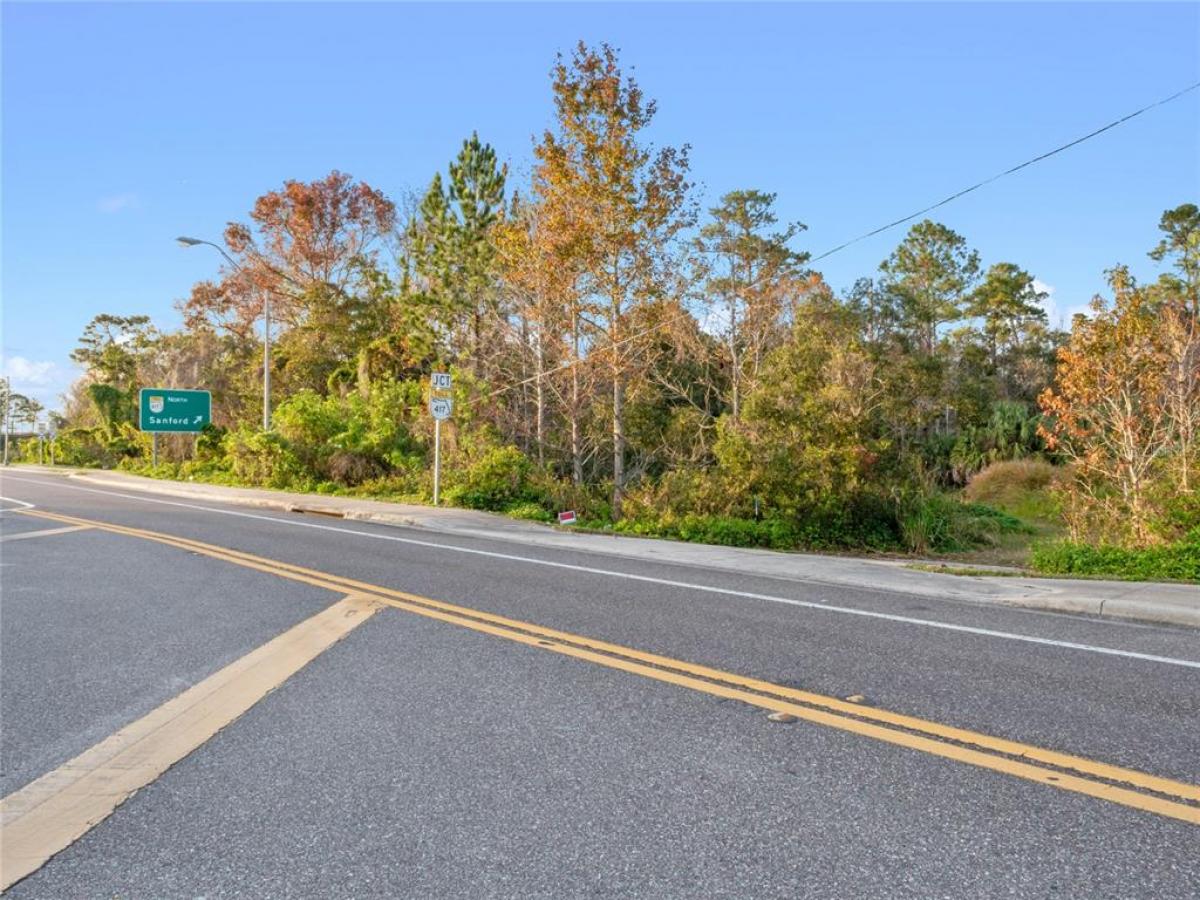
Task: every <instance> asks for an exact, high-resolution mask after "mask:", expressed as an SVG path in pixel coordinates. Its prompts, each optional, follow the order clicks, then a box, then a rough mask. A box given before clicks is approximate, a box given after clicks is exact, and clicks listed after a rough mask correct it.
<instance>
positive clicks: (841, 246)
mask: <svg viewBox="0 0 1200 900" xmlns="http://www.w3.org/2000/svg"><path fill="white" fill-rule="evenodd" d="M1198 87H1200V81H1197V82H1196V83H1195V84H1192V85H1189V86H1188V87H1185V88H1184V89H1183V90H1182V91H1177V92H1176V93H1174V94H1172V95H1171V96H1170V97H1164V98H1163V99H1162V100H1158V101H1156V102H1155V103H1151V104H1150V105H1149V106H1143V107H1142V108H1141V109H1139V110H1137V111H1136V112H1131V113H1130V114H1129V115H1127V116H1122V117H1121V118H1119V119H1117V120H1115V121H1113V122H1109V123H1108V124H1107V125H1105V126H1104V127H1103V128H1097V129H1096V130H1095V131H1093V132H1090V133H1089V134H1085V135H1084V136H1083V137H1079V138H1076V139H1075V140H1073V141H1071V142H1070V143H1067V144H1063V145H1062V146H1061V147H1055V148H1054V149H1053V150H1050V151H1048V152H1046V153H1043V154H1042V155H1041V156H1035V157H1034V158H1033V159H1027V160H1025V162H1023V163H1021V164H1020V165H1016V166H1013V167H1012V168H1011V169H1005V170H1004V171H1003V172H999V173H997V174H996V175H993V176H992V177H991V178H985V179H984V180H983V181H981V182H979V183H978V184H973V185H971V186H970V187H969V188H964V189H963V190H961V191H958V192H957V193H955V194H951V195H950V196H949V197H946V198H945V199H944V200H939V201H938V202H937V203H935V204H933V205H932V206H927V207H925V208H924V209H921V210H917V212H915V213H913V214H912V215H909V216H905V217H904V218H903V219H897V220H896V221H895V222H889V223H888V224H887V225H883V226H881V227H879V228H876V229H875V230H874V231H868V232H867V233H866V234H860V235H859V236H858V237H856V238H852V239H851V240H848V241H846V243H844V244H838V246H836V247H834V248H833V249H832V250H826V251H825V252H824V253H822V254H821V255H820V256H815V257H813V259H812V260H811V261H812V262H816V261H817V260H819V259H824V258H825V257H827V256H833V254H835V253H837V252H838V251H839V250H845V249H846V248H847V247H849V246H850V245H851V244H857V243H858V242H859V241H865V240H866V239H867V238H869V237H874V236H875V235H877V234H881V233H882V232H884V231H887V230H888V229H889V228H895V227H896V226H897V225H903V224H904V223H905V222H911V221H912V220H913V219H915V218H916V217H917V216H923V215H925V213H927V212H931V211H933V210H935V209H937V208H938V207H939V206H945V205H946V204H947V203H949V202H951V201H952V200H957V199H958V198H959V197H962V196H965V195H966V194H969V193H971V192H972V191H977V190H979V189H980V188H981V187H984V186H985V185H988V184H991V183H992V182H993V181H998V180H1000V179H1001V178H1003V177H1004V176H1006V175H1012V174H1013V173H1014V172H1019V171H1021V170H1022V169H1024V168H1026V167H1027V166H1032V165H1033V164H1034V163H1037V162H1041V161H1042V160H1043V159H1049V158H1050V157H1051V156H1054V155H1055V154H1058V153H1062V152H1063V151H1064V150H1069V149H1070V148H1071V147H1074V146H1075V145H1076V144H1082V143H1083V142H1084V141H1087V140H1091V139H1092V138H1094V137H1096V136H1097V135H1100V134H1104V132H1106V131H1108V130H1109V129H1112V128H1116V127H1117V126H1118V125H1121V124H1123V123H1125V122H1128V121H1129V120H1130V119H1133V118H1136V117H1137V116H1140V115H1141V114H1142V113H1145V112H1149V111H1150V110H1152V109H1155V108H1156V107H1159V106H1163V105H1164V104H1167V103H1170V102H1171V101H1172V100H1177V99H1178V98H1180V97H1182V96H1183V95H1184V94H1186V93H1188V92H1189V91H1194V90H1196V88H1198Z"/></svg>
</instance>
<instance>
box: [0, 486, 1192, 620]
mask: <svg viewBox="0 0 1200 900" xmlns="http://www.w3.org/2000/svg"><path fill="white" fill-rule="evenodd" d="M14 471H17V472H28V473H30V474H33V473H38V474H45V475H54V476H57V477H69V478H70V479H71V480H72V481H73V482H75V483H78V484H91V485H97V486H103V487H105V488H108V489H110V490H132V491H140V492H143V493H150V494H159V495H165V496H170V497H178V498H186V499H190V500H194V501H201V502H203V501H209V502H215V503H233V504H238V505H242V506H251V507H259V508H262V509H276V510H285V511H289V512H307V513H315V514H320V515H328V516H334V517H337V518H344V519H352V520H359V521H365V522H375V523H380V524H386V525H407V526H412V527H417V528H424V529H428V530H430V531H435V532H442V533H446V534H456V535H463V536H469V537H477V538H486V539H488V540H500V541H508V542H511V543H516V544H525V545H532V546H540V547H551V548H558V549H561V550H573V551H586V552H591V553H601V554H608V555H613V556H623V557H627V558H632V559H644V560H654V561H656V562H662V563H670V564H673V565H687V566H699V567H703V568H708V569H724V570H729V571H735V572H745V573H747V574H755V575H767V576H772V577H776V578H786V579H792V580H796V581H805V582H812V583H818V584H827V585H833V586H839V587H851V588H853V587H857V588H870V589H874V590H881V589H882V590H887V591H894V592H898V593H905V594H914V595H919V596H922V597H928V598H944V599H952V600H961V601H968V602H977V603H999V604H1007V605H1012V606H1025V607H1032V608H1037V609H1046V610H1054V611H1059V612H1073V613H1087V614H1090V615H1096V616H1103V617H1107V618H1121V619H1139V620H1142V621H1150V622H1164V623H1170V624H1175V625H1188V626H1192V627H1196V628H1200V586H1194V585H1183V584H1158V583H1151V582H1136V581H1090V580H1075V579H1067V578H1027V577H1020V576H1004V577H986V576H960V575H944V574H939V573H936V572H921V571H915V570H913V569H908V568H905V566H906V565H907V563H908V562H909V561H908V560H890V559H864V558H856V557H845V556H823V555H820V554H815V553H780V552H777V551H773V550H757V549H743V548H735V547H716V546H712V545H708V544H687V543H682V542H678V541H669V540H661V539H657V538H642V537H628V536H624V535H604V534H588V533H578V532H572V531H568V530H566V529H560V528H555V527H551V526H547V525H541V524H538V523H534V522H526V521H518V520H515V519H509V518H507V517H505V516H501V515H496V514H494V513H486V512H479V511H476V510H469V509H455V508H445V507H441V508H435V507H431V506H418V505H412V504H403V503H389V502H385V501H381V500H363V499H359V498H354V497H326V496H322V495H319V494H299V493H291V492H287V491H273V490H264V489H258V488H242V487H225V486H222V485H212V484H198V483H192V482H180V481H161V480H158V479H154V478H145V477H142V476H139V475H129V474H126V473H123V472H111V471H100V470H91V469H75V470H68V469H50V468H47V467H41V466H24V465H23V466H20V467H19V468H18V469H16V470H14ZM0 477H2V476H0Z"/></svg>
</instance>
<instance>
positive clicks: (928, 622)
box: [4, 474, 1200, 669]
mask: <svg viewBox="0 0 1200 900" xmlns="http://www.w3.org/2000/svg"><path fill="white" fill-rule="evenodd" d="M4 477H5V478H12V476H11V475H8V474H5V476H4ZM12 480H14V481H25V482H29V483H31V484H41V485H45V486H47V487H62V488H67V489H69V490H74V491H86V492H87V493H89V494H106V495H108V496H110V497H121V498H123V499H126V500H139V501H141V502H143V503H159V504H162V505H164V506H179V507H182V508H184V509H197V510H201V511H203V512H209V513H217V514H220V515H225V516H239V517H241V518H245V519H259V520H262V521H265V522H274V523H276V524H278V525H290V526H293V527H296V528H315V529H317V530H319V531H334V532H337V533H338V534H352V535H356V536H359V537H368V538H375V539H376V540H381V541H395V542H397V543H400V544H410V545H413V546H416V547H431V548H433V549H436V550H450V551H453V552H456V553H470V554H473V555H475V556H487V557H490V558H492V559H505V560H509V561H511V562H523V563H529V564H530V565H535V566H548V567H550V568H555V569H569V570H571V571H574V572H586V573H588V574H589V575H605V576H608V577H611V578H624V579H626V580H629V581H641V582H646V583H649V584H661V585H665V586H667V587H677V588H684V589H686V590H692V591H703V592H705V593H709V594H723V595H725V596H729V597H744V598H747V599H750V600H766V601H768V602H770V603H782V604H785V605H787V606H798V607H801V608H804V609H820V610H824V611H825V612H833V613H842V614H844V615H849V616H862V617H864V618H868V619H883V620H885V621H888V622H900V623H902V624H904V625H921V626H924V627H926V628H940V629H942V630H943V631H956V632H959V633H961V634H974V635H979V636H981V637H991V638H1001V639H1003V640H1008V641H1022V642H1024V643H1027V644H1041V645H1043V646H1046V647H1061V648H1063V649H1066V650H1082V651H1085V652H1088V653H1100V654H1103V655H1105V656H1119V657H1123V658H1125V659H1138V660H1142V661H1144V662H1154V663H1163V664H1164V665H1171V666H1183V667H1185V668H1189V669H1200V661H1197V660H1191V659H1177V658H1175V657H1172V656H1155V655H1154V654H1151V653H1137V652H1136V651H1133V650H1117V649H1115V648H1113V647H1098V646H1096V645H1094V644H1079V643H1075V642H1074V641H1060V640H1055V639H1054V638H1043V637H1035V636H1033V635H1028V634H1016V633H1014V632H1009V631H995V630H993V629H990V628H976V627H974V626H971V625H953V624H951V623H949V622H935V621H933V620H932V619H918V618H915V617H913V616H898V615H896V614H894V613H884V612H875V611H874V610H868V609H855V608H854V607H852V606H835V605H833V604H829V603H817V602H815V601H810V600H794V599H792V598H791V597H778V596H774V595H772V594H756V593H753V592H751V591H737V590H734V589H732V588H721V587H713V586H711V585H707V584H694V583H692V582H688V581H674V580H671V579H668V578H654V577H653V576H650V575H634V574H633V573H631V572H617V571H615V570H613V569H599V568H595V567H592V566H580V565H575V564H574V563H563V562H554V561H552V560H548V559H537V558H535V557H530V556H517V555H515V554H512V553H498V552H496V551H494V550H478V549H475V548H474V547H456V546H454V545H453V544H439V543H437V542H436V541H423V540H420V539H418V538H406V537H400V536H399V535H394V534H376V533H375V532H372V531H358V530H357V529H353V528H339V527H337V526H334V525H321V524H318V523H316V522H296V521H292V520H290V519H279V518H276V517H275V516H264V515H260V514H258V513H248V512H241V511H240V510H233V509H218V508H215V507H211V506H202V505H200V504H198V503H184V502H182V501H180V500H162V499H160V498H158V497H142V496H138V495H135V494H123V493H120V492H118V491H103V490H99V489H97V488H85V487H80V486H79V485H76V484H58V483H56V482H52V481H42V480H40V479H33V478H13V479H12ZM16 502H18V503H20V502H24V501H16ZM30 506H32V504H30ZM668 565H669V563H668Z"/></svg>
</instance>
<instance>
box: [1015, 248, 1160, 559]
mask: <svg viewBox="0 0 1200 900" xmlns="http://www.w3.org/2000/svg"><path fill="white" fill-rule="evenodd" d="M1109 283H1110V285H1111V287H1112V290H1113V301H1112V305H1111V306H1109V305H1107V304H1105V303H1104V301H1103V300H1101V299H1100V298H1096V299H1095V300H1094V301H1093V302H1092V314H1091V315H1090V316H1079V317H1077V318H1076V320H1075V324H1074V327H1073V329H1072V332H1071V337H1070V340H1069V342H1068V344H1067V345H1066V346H1065V347H1063V348H1061V349H1060V350H1059V352H1058V369H1057V374H1056V378H1055V384H1054V386H1052V387H1048V388H1046V389H1045V390H1044V391H1043V392H1042V394H1041V396H1040V397H1039V403H1040V405H1041V407H1042V411H1043V413H1044V414H1045V415H1046V422H1045V423H1044V424H1043V425H1042V434H1043V436H1044V438H1045V439H1046V442H1047V444H1048V445H1049V447H1050V448H1051V449H1052V450H1055V451H1057V452H1058V453H1060V454H1061V455H1062V456H1064V457H1066V458H1067V459H1068V460H1069V461H1070V462H1071V463H1072V464H1073V467H1074V478H1073V479H1072V480H1071V481H1070V482H1069V486H1068V489H1067V490H1068V494H1067V497H1066V501H1067V503H1066V507H1067V508H1066V515H1067V525H1068V528H1069V529H1070V532H1071V537H1072V539H1074V540H1101V541H1110V542H1111V541H1116V542H1120V543H1128V544H1133V545H1135V546H1146V545H1148V544H1152V543H1154V542H1156V540H1158V539H1159V538H1158V535H1157V534H1156V532H1155V528H1154V524H1155V521H1156V518H1157V516H1158V515H1159V513H1160V510H1159V509H1158V508H1157V505H1156V504H1157V502H1158V500H1159V499H1160V493H1159V491H1158V485H1159V480H1160V479H1161V478H1162V476H1163V474H1164V473H1165V472H1166V471H1167V470H1168V465H1169V462H1170V460H1171V458H1172V457H1173V455H1174V453H1175V452H1176V450H1177V447H1176V443H1177V442H1176V437H1177V428H1176V427H1175V422H1174V416H1173V415H1172V413H1173V404H1172V402H1171V392H1170V370H1171V352H1170V351H1171V345H1170V342H1169V341H1167V340H1165V339H1164V333H1163V329H1162V328H1161V327H1160V326H1161V317H1160V313H1161V308H1160V305H1159V304H1157V303H1155V302H1154V300H1153V298H1152V297H1151V296H1150V294H1148V292H1147V291H1146V290H1144V289H1143V288H1141V287H1139V286H1138V285H1137V284H1136V283H1135V281H1134V280H1133V278H1132V277H1131V276H1130V274H1129V272H1128V270H1127V269H1125V268H1123V267H1120V268H1117V269H1114V270H1113V271H1112V272H1110V273H1109Z"/></svg>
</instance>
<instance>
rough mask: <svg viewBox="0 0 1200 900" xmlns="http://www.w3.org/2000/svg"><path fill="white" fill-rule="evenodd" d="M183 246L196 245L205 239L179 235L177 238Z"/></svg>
mask: <svg viewBox="0 0 1200 900" xmlns="http://www.w3.org/2000/svg"><path fill="white" fill-rule="evenodd" d="M175 240H177V241H178V242H179V244H180V246H182V247H195V246H196V245H197V244H203V243H204V241H202V240H200V239H199V238H193V237H177V238H175Z"/></svg>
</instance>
